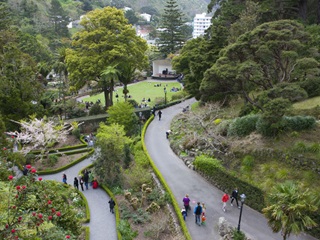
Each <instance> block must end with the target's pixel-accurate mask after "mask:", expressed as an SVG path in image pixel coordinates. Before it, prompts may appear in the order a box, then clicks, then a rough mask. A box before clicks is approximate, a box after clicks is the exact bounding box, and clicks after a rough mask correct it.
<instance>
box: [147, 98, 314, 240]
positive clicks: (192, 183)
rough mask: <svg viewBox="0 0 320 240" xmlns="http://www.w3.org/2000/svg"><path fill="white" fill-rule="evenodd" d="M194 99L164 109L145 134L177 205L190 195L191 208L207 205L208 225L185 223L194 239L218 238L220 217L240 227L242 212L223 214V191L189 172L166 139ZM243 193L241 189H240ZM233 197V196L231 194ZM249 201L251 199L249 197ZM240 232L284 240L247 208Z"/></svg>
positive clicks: (308, 238) (233, 210) (305, 238)
mask: <svg viewBox="0 0 320 240" xmlns="http://www.w3.org/2000/svg"><path fill="white" fill-rule="evenodd" d="M194 101H195V100H194V99H189V100H187V101H185V102H182V103H180V104H178V105H175V106H172V107H169V108H166V109H163V110H162V112H163V114H162V118H161V121H159V120H158V118H155V119H154V120H153V122H152V123H150V125H149V127H148V130H147V131H146V135H145V144H146V146H147V149H148V152H149V154H150V156H151V158H152V159H153V161H154V163H155V165H156V166H157V168H158V169H159V171H160V172H161V174H162V175H163V177H164V179H165V180H166V182H167V183H168V186H169V187H170V188H171V190H172V192H173V194H174V196H175V198H176V200H177V202H178V203H179V205H180V206H181V208H182V207H183V203H182V198H183V197H184V196H185V194H189V197H190V199H191V208H192V211H193V208H194V206H195V204H196V202H197V201H200V202H204V203H205V204H206V207H207V208H206V216H207V221H206V225H205V226H198V225H196V224H195V219H194V216H193V215H192V214H189V215H188V217H187V219H186V223H187V227H188V229H189V232H190V234H191V236H192V239H193V240H207V239H212V240H215V239H219V234H218V228H217V226H218V220H219V218H220V217H225V219H226V220H227V221H228V222H229V223H230V224H231V225H232V226H234V227H235V228H236V227H237V226H238V220H239V214H240V212H239V209H238V208H237V207H236V206H234V207H231V206H230V201H229V202H228V205H227V211H226V212H223V211H222V203H221V197H222V195H223V192H222V191H220V190H219V189H218V188H216V187H214V186H213V185H211V184H210V183H208V182H207V181H206V180H205V179H204V178H203V177H201V176H200V175H199V174H197V173H196V172H195V171H193V170H191V169H189V168H188V167H187V166H186V165H185V164H184V162H183V161H182V160H180V159H179V158H178V157H177V156H176V155H175V154H174V153H173V151H172V150H171V148H170V146H169V142H168V140H167V139H166V134H165V132H166V131H167V130H168V129H170V123H171V120H172V119H173V117H174V116H175V115H177V114H179V113H181V112H182V110H183V108H185V107H186V106H188V105H190V104H192V103H193V102H194ZM239 193H240V194H241V193H242V192H241V189H239ZM228 194H230V193H228ZM247 197H248V198H250V196H247ZM241 231H243V232H245V233H246V235H247V236H248V237H250V238H251V239H255V240H281V239H282V236H281V234H275V233H273V232H272V231H271V229H270V228H269V227H268V225H267V221H266V219H265V218H264V216H263V215H262V214H261V213H259V212H257V211H255V210H253V209H251V208H249V207H247V206H246V205H244V208H243V212H242V220H241ZM289 239H290V240H298V239H299V240H315V238H312V237H311V236H308V235H305V234H303V235H299V236H298V237H296V236H294V235H292V236H291V237H290V238H289Z"/></svg>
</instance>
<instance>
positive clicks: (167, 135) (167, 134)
mask: <svg viewBox="0 0 320 240" xmlns="http://www.w3.org/2000/svg"><path fill="white" fill-rule="evenodd" d="M170 133H171V130H170V129H169V130H167V131H166V137H167V139H169V135H170Z"/></svg>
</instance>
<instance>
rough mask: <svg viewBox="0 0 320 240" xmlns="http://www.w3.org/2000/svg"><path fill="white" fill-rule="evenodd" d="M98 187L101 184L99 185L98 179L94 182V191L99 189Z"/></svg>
mask: <svg viewBox="0 0 320 240" xmlns="http://www.w3.org/2000/svg"><path fill="white" fill-rule="evenodd" d="M98 186H99V184H98V181H97V179H93V181H92V187H93V189H97V188H98Z"/></svg>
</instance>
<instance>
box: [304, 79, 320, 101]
mask: <svg viewBox="0 0 320 240" xmlns="http://www.w3.org/2000/svg"><path fill="white" fill-rule="evenodd" d="M300 87H302V88H303V89H304V90H305V91H306V92H307V93H308V95H309V97H316V96H320V78H316V79H307V80H305V81H303V82H301V84H300Z"/></svg>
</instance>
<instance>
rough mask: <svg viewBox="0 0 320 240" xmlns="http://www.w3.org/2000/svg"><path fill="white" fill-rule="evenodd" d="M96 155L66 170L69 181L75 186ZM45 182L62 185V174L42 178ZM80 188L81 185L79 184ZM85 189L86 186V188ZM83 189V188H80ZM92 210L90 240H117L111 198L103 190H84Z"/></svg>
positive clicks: (90, 188) (89, 224)
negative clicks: (77, 179)
mask: <svg viewBox="0 0 320 240" xmlns="http://www.w3.org/2000/svg"><path fill="white" fill-rule="evenodd" d="M93 159H94V155H92V156H91V157H89V158H87V159H85V160H83V161H82V162H80V163H78V164H76V165H75V166H72V167H70V168H68V169H67V170H65V171H64V172H65V174H66V175H67V178H68V181H67V183H68V184H70V185H72V186H73V179H74V177H77V176H78V173H79V171H80V170H81V169H83V168H85V167H86V166H88V165H89V164H91V163H92V161H93ZM41 177H42V178H43V179H44V180H56V181H59V182H61V183H62V172H60V173H56V174H52V175H43V176H41ZM79 188H80V184H79ZM84 188H85V186H84ZM80 189H81V188H80ZM83 194H84V196H85V197H86V199H87V201H88V204H89V208H90V222H89V223H88V224H86V225H88V226H89V227H90V240H106V239H107V240H115V239H118V238H117V232H116V219H115V215H114V214H112V213H110V212H109V204H108V201H109V199H110V198H109V196H108V195H107V194H106V192H105V191H104V190H102V189H101V188H98V189H92V187H89V190H84V192H83Z"/></svg>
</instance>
